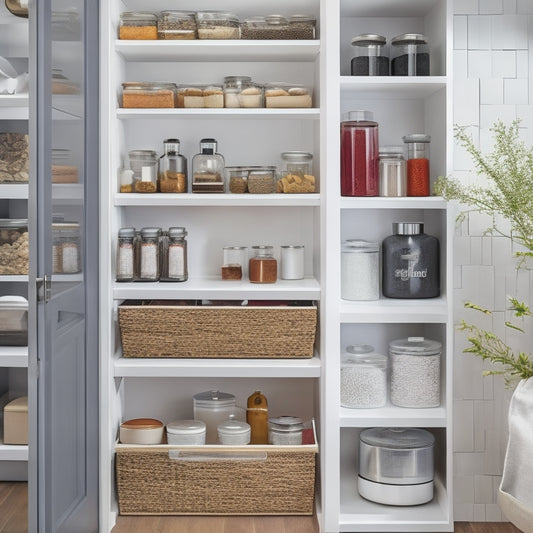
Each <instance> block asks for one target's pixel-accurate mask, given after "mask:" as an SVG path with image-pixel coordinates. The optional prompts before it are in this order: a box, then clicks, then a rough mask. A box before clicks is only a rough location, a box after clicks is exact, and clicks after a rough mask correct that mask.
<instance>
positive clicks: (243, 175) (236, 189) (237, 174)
mask: <svg viewBox="0 0 533 533" xmlns="http://www.w3.org/2000/svg"><path fill="white" fill-rule="evenodd" d="M248 169H249V167H243V166H236V167H225V169H224V170H225V172H226V180H227V182H228V187H229V192H231V193H233V194H243V193H245V192H248V172H249V170H248Z"/></svg>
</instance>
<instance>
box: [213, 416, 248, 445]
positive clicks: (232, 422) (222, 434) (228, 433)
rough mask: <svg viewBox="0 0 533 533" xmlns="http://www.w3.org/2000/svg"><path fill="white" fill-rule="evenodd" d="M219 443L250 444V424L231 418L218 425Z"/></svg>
mask: <svg viewBox="0 0 533 533" xmlns="http://www.w3.org/2000/svg"><path fill="white" fill-rule="evenodd" d="M217 433H218V443H219V444H225V445H227V446H242V445H246V444H250V436H251V427H250V424H248V423H246V422H242V421H241V420H236V419H235V418H230V419H229V420H226V421H224V422H222V423H221V424H219V425H218V427H217Z"/></svg>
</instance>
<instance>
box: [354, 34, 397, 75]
mask: <svg viewBox="0 0 533 533" xmlns="http://www.w3.org/2000/svg"><path fill="white" fill-rule="evenodd" d="M386 43H387V39H385V37H383V36H382V35H377V34H372V33H364V34H361V35H356V36H355V37H354V38H353V39H352V46H353V47H354V48H355V56H354V57H353V59H352V76H388V75H389V56H388V53H387V47H386Z"/></svg>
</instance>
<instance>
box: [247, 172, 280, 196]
mask: <svg viewBox="0 0 533 533" xmlns="http://www.w3.org/2000/svg"><path fill="white" fill-rule="evenodd" d="M247 185H248V192H249V193H251V194H271V193H274V192H276V167H271V166H269V167H259V166H258V167H248V179H247Z"/></svg>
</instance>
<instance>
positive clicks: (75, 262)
mask: <svg viewBox="0 0 533 533" xmlns="http://www.w3.org/2000/svg"><path fill="white" fill-rule="evenodd" d="M80 250H81V235H80V225H79V224H78V223H77V222H54V223H53V224H52V271H53V272H54V273H55V274H76V273H77V272H80V271H81V257H80Z"/></svg>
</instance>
